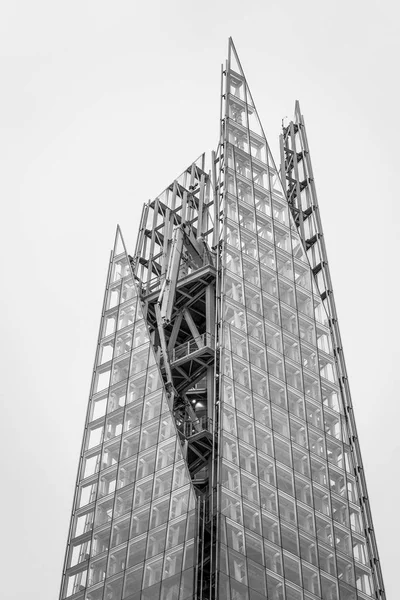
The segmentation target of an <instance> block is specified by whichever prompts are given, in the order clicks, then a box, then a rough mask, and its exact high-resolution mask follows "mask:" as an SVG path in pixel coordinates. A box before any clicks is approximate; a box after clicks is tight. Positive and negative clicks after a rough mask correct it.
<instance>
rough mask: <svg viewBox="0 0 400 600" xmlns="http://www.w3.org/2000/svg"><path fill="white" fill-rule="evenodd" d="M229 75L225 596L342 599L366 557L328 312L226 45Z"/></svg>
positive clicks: (222, 455) (222, 451)
mask: <svg viewBox="0 0 400 600" xmlns="http://www.w3.org/2000/svg"><path fill="white" fill-rule="evenodd" d="M226 78H227V81H226V86H227V87H226V95H225V103H226V111H225V115H226V118H225V128H224V132H225V133H224V135H225V137H224V147H225V158H226V165H225V187H224V196H223V207H222V214H223V215H224V228H223V247H222V254H223V256H222V264H223V269H222V271H223V273H222V307H221V315H222V325H221V335H222V344H221V345H222V351H221V375H220V376H221V383H220V385H221V387H220V427H221V431H220V441H219V469H220V474H221V477H220V481H219V492H220V495H219V509H220V514H221V519H220V530H219V551H220V565H221V567H220V568H221V571H222V573H221V574H220V579H219V587H218V590H219V595H220V596H221V597H222V598H224V599H226V600H233V599H234V598H243V599H247V600H249V599H250V598H251V599H252V598H257V599H261V598H265V597H268V598H277V599H278V598H279V599H281V600H283V599H284V598H291V599H292V598H293V599H294V598H296V599H300V598H303V597H304V595H303V592H304V590H307V591H308V592H310V594H313V595H314V596H315V597H319V598H320V597H323V598H336V599H337V598H339V593H340V597H342V596H343V597H346V596H345V595H343V594H346V593H347V591H348V590H351V586H355V573H356V570H357V568H360V567H358V566H357V565H358V563H359V561H360V556H364V557H366V556H368V554H367V544H366V539H365V536H364V534H363V531H362V525H361V523H362V519H361V510H360V506H359V504H358V496H357V486H356V480H355V475H354V464H353V459H352V451H351V448H350V446H349V433H348V431H347V427H346V422H345V420H344V419H343V407H342V406H341V401H340V386H339V381H338V378H337V373H336V366H335V357H334V355H333V352H332V346H331V343H330V331H329V328H328V327H327V325H328V323H327V315H326V312H325V309H324V307H323V303H322V300H321V297H320V294H319V292H318V289H317V287H316V284H315V281H314V274H313V272H312V269H311V267H310V265H309V262H308V260H307V257H306V255H305V251H304V248H303V245H302V242H301V240H300V238H299V235H298V233H297V230H296V228H295V226H294V223H293V219H292V215H291V213H290V211H289V209H288V204H287V201H286V199H285V196H284V192H283V189H282V184H281V181H280V177H279V174H278V171H277V169H276V167H275V163H274V161H273V159H272V156H271V153H270V150H269V147H268V143H267V140H266V137H265V134H264V132H263V128H262V126H261V123H260V121H259V118H258V114H257V111H256V108H255V105H254V102H253V99H252V97H251V94H250V91H249V89H248V85H247V82H246V78H245V75H244V72H243V69H242V67H241V65H240V61H239V59H238V57H237V53H236V50H235V48H234V46H233V42H232V41H231V40H230V44H229V61H228V69H227V73H226ZM345 481H346V482H347V484H346V485H348V486H350V487H347V488H346V485H345ZM349 489H350V490H351V491H350V492H349ZM355 540H356V541H355ZM330 561H336V562H335V565H337V567H335V568H337V570H335V571H333V570H332V569H330V567H329V564H330ZM332 564H333V562H332ZM318 565H319V566H320V567H321V569H322V571H319V569H318ZM365 573H366V575H365V577H366V578H367V579H368V577H370V573H369V572H368V569H367V568H366V569H365ZM326 574H327V575H326ZM366 585H367V586H368V585H369V583H367V584H366ZM353 590H354V593H355V589H354V587H353ZM349 593H350V592H349ZM314 596H312V597H314ZM307 597H308V596H307ZM310 597H311V596H310ZM348 597H351V596H348Z"/></svg>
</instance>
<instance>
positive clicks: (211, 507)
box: [60, 40, 385, 600]
mask: <svg viewBox="0 0 400 600" xmlns="http://www.w3.org/2000/svg"><path fill="white" fill-rule="evenodd" d="M220 116H221V136H220V143H219V145H218V148H217V151H216V152H215V153H213V154H212V156H211V161H210V167H211V169H210V171H208V170H207V169H206V164H205V157H204V155H202V156H201V157H200V158H199V159H198V160H196V161H195V162H194V163H192V164H191V165H190V166H189V167H188V168H187V169H186V170H185V171H184V172H183V174H182V175H181V176H180V177H178V178H177V179H176V180H174V181H173V182H172V183H171V184H170V185H169V186H168V187H167V188H166V189H165V190H164V191H163V192H162V193H161V194H160V195H159V196H157V197H156V198H155V199H154V200H153V201H150V202H149V203H147V204H146V205H145V206H144V209H143V214H142V220H141V224H140V229H139V234H138V239H137V245H136V250H135V252H134V254H133V255H132V256H130V255H129V254H128V253H127V251H126V248H125V245H124V242H123V238H122V234H121V231H120V230H119V228H117V234H116V239H115V244H114V249H113V252H112V254H111V259H110V265H109V271H108V277H107V285H106V293H105V299H104V305H103V312H102V318H101V325H100V333H99V339H98V345H97V352H96V359H95V366H94V373H93V380H92V388H91V395H90V400H89V406H88V413H87V420H86V426H85V434H84V440H83V446H82V453H81V459H80V465H79V470H78V478H77V485H76V493H75V498H74V506H73V514H72V520H71V526H70V532H69V539H68V547H67V553H66V559H65V565H64V574H63V581H62V587H61V595H60V598H61V599H62V600H64V599H66V598H69V599H70V600H122V599H124V600H139V599H140V600H186V599H196V600H214V599H216V598H218V599H219V600H263V599H265V598H268V600H312V599H321V598H322V599H323V600H362V599H363V600H368V599H370V598H377V599H385V593H384V589H383V582H382V575H381V569H380V563H379V558H378V552H377V547H376V541H375V535H374V529H373V526H372V520H371V513H370V508H369V502H368V494H367V491H366V486H365V478H364V471H363V466H362V462H361V454H360V449H359V444H358V437H357V432H356V427H355V420H354V415H353V408H352V403H351V398H350V391H349V385H348V378H347V372H346V367H345V362H344V357H343V349H342V345H341V339H340V333H339V326H338V320H337V314H336V308H335V302H334V296H333V291H332V283H331V278H330V274H329V266H328V261H327V255H326V248H325V241H324V236H323V231H322V227H321V220H320V216H319V208H318V201H317V195H316V191H315V185H314V178H313V172H312V167H311V160H310V153H309V148H308V142H307V137H306V132H305V126H304V120H303V118H302V116H301V113H300V108H299V105H298V103H296V107H295V118H294V120H293V121H292V122H291V123H290V124H289V125H287V126H285V127H284V128H283V132H282V135H281V140H280V146H281V171H280V172H279V171H278V169H277V167H276V166H275V163H274V160H273V158H272V155H271V152H270V149H269V146H268V143H267V140H266V137H265V134H264V130H263V128H262V126H261V123H260V121H259V118H258V114H257V111H256V108H255V104H254V101H253V98H252V96H251V93H250V90H249V87H248V84H247V81H246V78H245V75H244V73H243V70H242V67H241V65H240V62H239V59H238V57H237V54H236V51H235V48H234V46H233V43H232V41H231V40H230V42H229V54H228V61H227V64H226V67H225V69H224V70H223V72H222V99H221V115H220Z"/></svg>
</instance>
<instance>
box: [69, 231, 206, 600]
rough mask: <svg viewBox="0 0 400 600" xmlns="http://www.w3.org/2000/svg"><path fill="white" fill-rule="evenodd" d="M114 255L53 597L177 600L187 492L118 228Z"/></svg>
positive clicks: (188, 553) (186, 544) (188, 554)
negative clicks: (58, 587) (170, 599)
mask: <svg viewBox="0 0 400 600" xmlns="http://www.w3.org/2000/svg"><path fill="white" fill-rule="evenodd" d="M114 249H115V251H114V253H113V254H112V259H111V262H110V268H109V276H108V280H107V289H106V295H105V302H104V307H105V308H104V313H103V316H102V320H101V325H100V334H99V343H98V349H97V354H96V362H95V371H94V377H93V384H92V391H91V398H90V403H89V414H88V420H87V425H86V429H85V438H84V445H83V455H82V460H81V466H80V471H79V477H78V485H77V493H76V497H75V501H74V517H73V521H72V526H71V532H70V541H69V552H68V557H67V564H66V576H65V582H64V588H63V594H62V597H64V598H68V597H70V596H73V597H75V594H77V593H79V592H80V591H81V590H86V595H85V598H87V599H88V600H95V599H97V598H103V594H104V597H106V598H131V597H135V596H134V594H136V593H137V590H138V589H139V590H140V589H143V598H144V597H148V598H152V597H155V596H154V595H155V594H158V593H160V592H161V593H164V590H168V593H169V594H173V595H174V597H176V598H179V597H180V596H179V593H180V592H179V590H180V587H181V584H182V582H181V579H182V577H184V579H185V584H184V585H185V589H188V586H189V583H188V582H189V581H192V580H193V555H194V519H195V511H194V509H195V503H194V490H193V488H192V484H191V480H190V476H189V472H188V469H187V467H186V464H185V461H184V458H183V454H182V448H181V444H180V442H179V439H178V434H177V430H176V425H175V420H174V419H173V416H172V414H171V411H170V408H169V406H168V401H167V392H166V390H165V386H164V383H163V380H162V376H161V373H160V369H159V366H158V364H157V361H156V357H155V355H154V349H153V346H152V345H151V342H150V337H149V333H148V326H147V323H146V321H145V319H144V317H143V312H142V307H141V303H140V301H139V300H138V295H137V287H136V283H135V281H134V278H133V274H132V271H131V267H130V262H129V258H128V256H127V254H126V251H125V246H124V242H123V238H122V234H121V231H120V229H119V228H118V229H117V234H116V239H115V244H114ZM182 573H184V575H182ZM182 581H183V580H182ZM182 585H183V584H182ZM189 587H190V586H189ZM165 594H166V592H165V593H164V595H165Z"/></svg>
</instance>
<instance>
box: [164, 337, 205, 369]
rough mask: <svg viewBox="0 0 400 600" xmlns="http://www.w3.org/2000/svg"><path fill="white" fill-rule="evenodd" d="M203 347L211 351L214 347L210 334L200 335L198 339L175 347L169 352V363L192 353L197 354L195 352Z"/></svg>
mask: <svg viewBox="0 0 400 600" xmlns="http://www.w3.org/2000/svg"><path fill="white" fill-rule="evenodd" d="M203 347H204V348H212V349H213V348H214V347H215V342H214V336H213V335H212V334H211V333H202V334H201V335H200V336H199V337H197V338H192V339H190V340H188V341H187V342H185V343H184V344H180V345H179V346H176V348H174V349H173V350H172V351H171V352H170V355H169V356H170V360H171V362H175V361H177V360H180V359H182V358H184V357H185V356H189V354H193V352H197V350H200V349H201V348H203Z"/></svg>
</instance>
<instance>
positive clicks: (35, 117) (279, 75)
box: [0, 0, 400, 600]
mask: <svg viewBox="0 0 400 600" xmlns="http://www.w3.org/2000/svg"><path fill="white" fill-rule="evenodd" d="M398 6H399V5H398V2H397V1H392V2H389V1H387V0H383V1H381V2H377V1H376V2H375V1H372V0H364V1H359V0H354V1H349V0H346V1H344V0H336V2H329V3H328V2H321V0H315V1H314V0H304V1H303V2H301V1H300V0H299V1H297V2H295V1H293V0H285V2H282V1H275V0H268V1H265V0H259V1H254V0H246V1H245V2H244V1H243V0H242V1H239V0H231V1H229V2H228V1H225V0H222V1H218V0H217V1H214V2H212V1H211V0H205V1H203V2H190V1H189V2H188V1H186V2H184V1H183V0H168V2H166V1H164V2H163V1H161V0H155V1H153V2H148V3H145V2H138V1H135V0H131V1H121V0H114V1H113V2H105V1H104V0H96V1H94V0H93V1H87V0H79V1H76V0H72V1H71V0H70V1H68V2H57V1H56V2H55V1H54V0H47V1H45V0H36V1H35V2H32V1H23V0H12V1H11V0H9V1H8V2H6V1H5V0H3V2H2V3H1V7H0V65H1V76H0V127H1V136H0V139H1V141H0V160H1V172H2V175H1V178H0V193H1V201H2V216H3V219H2V234H1V243H2V245H3V248H2V251H1V254H0V256H1V261H2V274H3V275H2V277H3V293H2V294H1V299H0V302H1V305H2V310H1V316H2V320H3V324H2V342H3V343H2V349H1V352H2V356H1V360H2V365H3V376H2V391H3V397H2V403H3V408H2V424H1V427H2V430H3V431H2V437H1V440H2V447H3V452H2V460H3V465H2V473H3V478H2V483H3V486H2V488H3V492H2V499H1V502H2V507H1V513H0V514H1V515H2V545H1V550H0V552H1V554H2V555H3V556H2V557H1V563H2V567H3V576H2V584H1V594H0V595H1V598H2V599H3V598H4V600H17V599H18V600H20V599H21V600H22V599H24V600H25V599H28V598H29V600H54V599H55V598H57V597H58V590H59V582H60V576H61V568H62V562H63V556H64V550H65V543H66V536H67V528H68V524H69V517H70V510H71V504H72V496H73V488H74V483H75V475H76V469H77V463H78V456H79V451H80V443H81V437H82V431H83V425H84V417H85V411H86V405H87V396H88V391H89V384H90V379H91V370H92V365H93V359H94V352H95V346H96V339H97V330H98V325H99V319H100V312H101V306H102V297H103V291H104V283H105V277H106V272H107V263H108V258H109V251H110V249H111V246H112V243H113V237H114V232H115V227H116V223H117V222H119V223H120V225H121V227H122V231H123V233H124V236H125V239H126V242H127V246H128V251H130V252H131V253H132V252H133V249H134V242H135V238H136V232H137V228H138V222H139V215H140V211H141V206H142V203H143V202H145V201H147V200H148V199H149V198H152V197H154V196H155V195H157V194H158V193H159V192H160V191H161V190H162V189H163V188H165V187H166V186H167V185H168V184H169V183H170V182H171V181H172V180H173V179H174V177H175V176H176V175H178V174H179V173H180V172H181V171H182V170H183V169H184V168H185V167H186V166H187V165H188V164H189V163H190V162H191V161H192V160H194V159H195V158H196V157H197V156H198V155H199V154H200V153H201V152H203V151H207V152H208V151H210V150H211V149H213V148H214V147H215V146H216V143H217V139H218V132H219V91H220V63H221V62H222V61H224V60H225V57H226V51H227V39H228V36H229V35H232V36H233V39H234V41H235V44H236V47H237V49H238V52H239V56H240V58H241V61H242V65H243V68H244V70H245V73H246V75H247V78H248V80H249V83H250V88H251V91H252V94H253V97H254V99H255V102H256V105H257V108H258V112H259V114H260V117H261V120H262V122H263V124H264V129H265V131H266V133H267V136H268V137H269V140H270V145H271V147H272V149H273V151H274V153H275V155H276V150H277V147H278V144H277V138H278V135H279V132H280V124H281V120H282V118H283V117H286V116H291V115H292V112H293V107H294V101H295V100H296V99H299V100H300V103H301V107H302V111H303V113H304V115H305V119H306V124H307V129H308V137H309V143H310V148H311V153H312V159H313V165H314V172H315V179H316V184H317V189H318V193H319V199H320V207H321V214H322V220H323V224H324V229H325V233H326V241H327V247H328V253H329V257H330V265H331V272H332V277H333V285H334V289H335V293H336V301H337V307H338V312H339V318H340V324H341V330H342V337H343V342H344V348H345V354H346V359H347V365H348V370H349V374H350V383H351V388H352V393H353V401H354V405H355V414H356V418H357V424H358V428H359V435H360V439H361V448H362V452H363V457H364V461H365V469H366V474H367V479H368V485H369V493H370V500H371V505H372V510H373V515H374V522H375V529H376V535H377V539H378V544H379V549H380V555H381V561H382V566H383V574H384V577H385V581H386V586H387V594H388V600H392V599H393V600H395V598H396V597H397V595H396V591H397V590H398V561H399V552H398V540H399V538H400V525H399V523H400V519H399V500H398V498H399V491H400V486H399V477H398V471H399V467H398V465H399V462H400V442H399V436H398V430H399V421H400V410H399V394H398V389H399V387H400V381H399V379H400V377H399V362H400V361H399V359H400V356H399V354H400V353H399V337H400V331H399V319H398V295H399V287H400V286H399V260H398V240H399V234H400V231H399V223H400V214H399V213H400V209H399V200H398V197H399V191H398V189H399V186H398V170H399V168H398V140H399V128H398V107H399V104H400V102H399V101H400V98H399V96H400V93H399V45H400V44H399V36H398V23H399V17H400V14H399V8H398ZM276 160H277V162H279V157H278V156H276Z"/></svg>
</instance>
